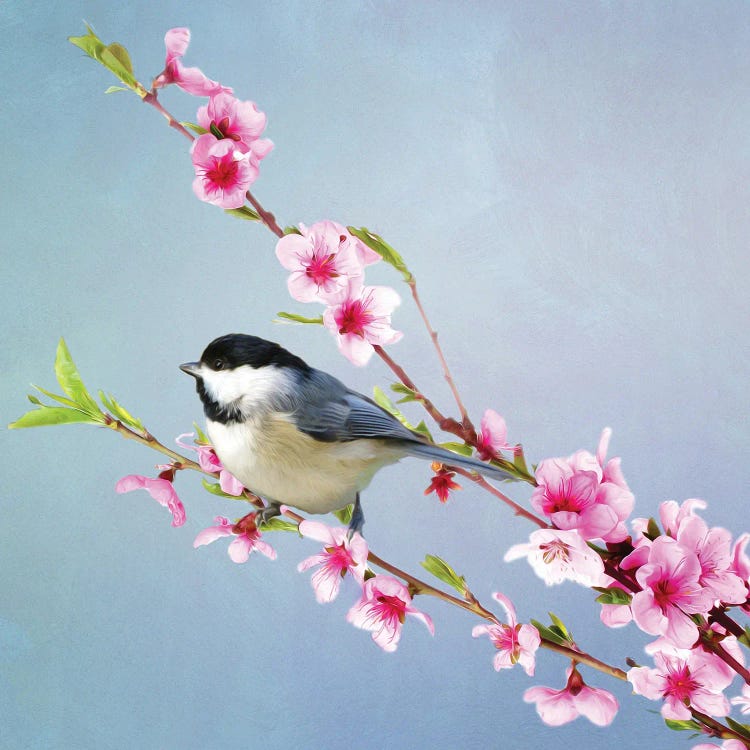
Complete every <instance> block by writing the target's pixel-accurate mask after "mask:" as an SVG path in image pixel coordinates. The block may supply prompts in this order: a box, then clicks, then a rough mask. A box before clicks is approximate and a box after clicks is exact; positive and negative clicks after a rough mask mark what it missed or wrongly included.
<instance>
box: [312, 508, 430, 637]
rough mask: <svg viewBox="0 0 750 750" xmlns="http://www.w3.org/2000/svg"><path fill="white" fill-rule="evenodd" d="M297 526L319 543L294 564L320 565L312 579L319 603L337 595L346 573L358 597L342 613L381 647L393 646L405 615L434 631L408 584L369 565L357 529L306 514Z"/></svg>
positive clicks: (364, 545) (399, 633)
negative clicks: (415, 604)
mask: <svg viewBox="0 0 750 750" xmlns="http://www.w3.org/2000/svg"><path fill="white" fill-rule="evenodd" d="M299 532H300V534H302V536H304V537H307V538H309V539H314V540H315V541H317V542H322V543H323V544H324V547H323V551H322V552H320V553H318V554H317V555H313V556H312V557H308V558H307V559H305V560H303V561H302V562H301V563H300V564H299V565H298V566H297V569H298V570H299V571H300V572H302V571H304V570H309V569H310V568H314V567H318V566H319V567H318V569H317V570H316V571H315V573H313V576H312V578H311V583H312V587H313V590H314V591H315V598H316V599H317V600H318V601H319V602H320V603H321V604H326V603H328V602H332V601H333V600H334V599H335V598H336V597H337V596H338V594H339V589H340V587H341V581H342V579H343V578H344V577H345V576H346V574H347V573H349V574H350V575H351V577H352V579H353V580H354V581H355V582H356V583H357V584H358V586H359V587H360V597H359V600H358V601H357V602H356V603H355V604H354V606H352V608H351V609H350V610H349V612H348V613H347V615H346V619H347V621H348V622H350V623H351V624H352V625H354V627H356V628H361V629H362V630H368V631H370V632H371V633H372V640H373V641H375V643H377V644H378V646H380V647H381V648H382V649H383V650H384V651H395V650H396V648H397V647H398V642H399V640H400V639H401V630H402V628H403V625H404V621H405V619H406V615H411V616H412V617H415V618H416V619H417V620H420V621H421V622H422V623H423V624H424V625H425V626H426V627H427V629H428V630H429V631H430V633H433V634H434V632H435V630H434V627H433V625H432V620H431V619H430V617H429V616H428V615H426V614H425V613H424V612H421V611H420V610H418V609H416V608H415V607H413V606H412V596H411V594H410V593H409V589H408V588H407V587H406V586H404V584H403V583H401V581H398V580H396V579H395V578H393V577H391V576H388V575H373V574H372V573H371V572H369V571H368V569H367V556H368V554H369V550H368V549H367V542H365V540H364V539H363V538H362V536H361V535H360V534H356V533H355V534H353V535H351V536H350V535H349V533H348V531H347V529H345V528H331V527H329V526H326V525H325V524H323V523H320V522H318V521H307V520H306V521H302V522H301V523H300V525H299Z"/></svg>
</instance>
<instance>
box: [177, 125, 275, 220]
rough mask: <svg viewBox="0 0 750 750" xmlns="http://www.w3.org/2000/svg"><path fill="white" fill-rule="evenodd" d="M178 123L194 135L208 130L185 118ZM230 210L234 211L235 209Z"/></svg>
mask: <svg viewBox="0 0 750 750" xmlns="http://www.w3.org/2000/svg"><path fill="white" fill-rule="evenodd" d="M180 125H182V127H183V128H187V130H192V131H193V132H194V133H195V134H196V135H205V134H206V133H208V130H206V129H205V128H202V127H201V126H200V125H196V124H195V123H194V122H188V121H187V120H181V121H180ZM230 210H231V211H234V210H236V209H230ZM259 218H260V217H259Z"/></svg>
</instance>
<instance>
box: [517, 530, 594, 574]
mask: <svg viewBox="0 0 750 750" xmlns="http://www.w3.org/2000/svg"><path fill="white" fill-rule="evenodd" d="M521 557H527V558H528V560H529V564H530V565H531V567H532V568H533V569H534V572H535V573H536V574H537V575H538V576H539V577H540V578H542V579H543V580H544V582H545V583H546V584H547V585H548V586H551V585H552V584H555V583H562V582H563V581H565V580H570V581H577V582H578V583H582V584H583V585H584V586H599V585H600V584H601V583H602V582H603V576H604V563H602V559H601V557H599V555H598V554H597V553H596V552H594V551H593V550H592V549H591V548H590V547H589V546H588V545H587V544H586V542H585V541H584V540H583V539H582V538H581V537H580V536H579V535H578V534H577V533H576V532H575V531H559V530H558V529H539V530H538V531H532V532H531V534H530V535H529V543H528V544H516V545H514V546H513V547H511V548H510V549H509V550H508V551H507V552H506V553H505V557H504V558H503V559H504V560H505V562H509V561H511V560H518V559H519V558H521Z"/></svg>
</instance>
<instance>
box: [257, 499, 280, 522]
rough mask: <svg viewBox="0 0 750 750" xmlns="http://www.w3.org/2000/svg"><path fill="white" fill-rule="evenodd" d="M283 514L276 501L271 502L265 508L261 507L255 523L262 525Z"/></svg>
mask: <svg viewBox="0 0 750 750" xmlns="http://www.w3.org/2000/svg"><path fill="white" fill-rule="evenodd" d="M280 515H281V508H280V507H279V506H278V505H277V504H276V503H269V504H268V505H266V507H265V508H261V509H260V510H259V511H258V512H257V513H256V514H255V523H256V525H258V526H260V525H261V524H264V523H268V522H269V521H270V520H271V519H272V518H276V516H280Z"/></svg>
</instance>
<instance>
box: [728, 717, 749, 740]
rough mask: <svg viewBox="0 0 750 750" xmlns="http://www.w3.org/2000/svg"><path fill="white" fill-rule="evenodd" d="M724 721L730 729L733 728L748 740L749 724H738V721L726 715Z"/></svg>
mask: <svg viewBox="0 0 750 750" xmlns="http://www.w3.org/2000/svg"><path fill="white" fill-rule="evenodd" d="M726 722H727V725H728V726H729V728H730V729H734V731H735V732H737V734H741V735H742V736H743V737H746V738H747V739H749V740H750V724H740V722H739V721H735V720H734V719H730V718H729V717H728V716H727V717H726Z"/></svg>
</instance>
